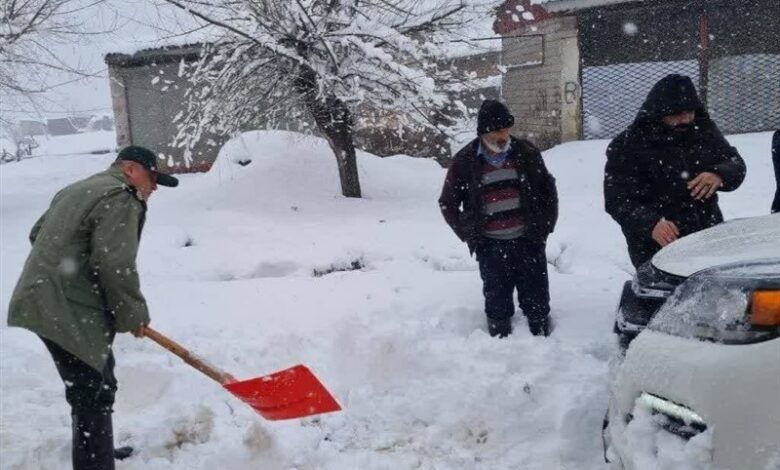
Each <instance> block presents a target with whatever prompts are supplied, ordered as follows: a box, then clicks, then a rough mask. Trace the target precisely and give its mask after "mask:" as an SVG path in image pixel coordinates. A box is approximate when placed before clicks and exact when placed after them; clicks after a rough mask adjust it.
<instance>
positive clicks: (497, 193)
mask: <svg viewBox="0 0 780 470" xmlns="http://www.w3.org/2000/svg"><path fill="white" fill-rule="evenodd" d="M477 121H478V123H477V134H478V137H477V138H476V139H474V140H473V141H472V142H471V143H469V144H468V145H466V146H465V147H464V148H463V149H462V150H461V151H460V152H458V153H457V154H456V155H455V157H454V159H453V161H452V163H451V165H450V168H449V171H448V172H447V177H446V179H445V181H444V187H443V188H442V192H441V196H440V197H439V206H440V207H441V211H442V214H443V215H444V219H445V220H446V221H447V223H448V224H449V225H450V227H451V228H452V230H453V231H454V232H455V234H456V235H457V236H458V238H460V239H461V240H462V241H463V242H465V243H466V244H468V247H469V250H470V251H471V253H472V254H473V253H475V252H476V255H477V261H478V262H479V271H480V276H481V277H482V281H483V293H484V295H485V314H486V315H487V321H488V332H489V333H490V335H491V336H498V337H504V336H508V335H510V334H511V333H512V322H511V319H512V315H514V313H515V307H514V301H513V296H514V291H515V290H517V296H518V303H519V305H520V308H521V309H522V311H523V314H524V315H525V316H526V318H527V319H528V327H529V329H530V330H531V333H532V334H534V335H544V336H548V335H549V334H550V320H549V313H550V290H549V281H548V278H547V259H546V256H545V244H546V241H547V237H548V236H549V235H550V233H552V231H553V228H554V227H555V223H556V221H557V219H558V195H557V191H556V188H555V179H554V178H553V177H552V175H550V173H549V172H548V171H547V168H546V167H545V165H544V161H543V160H542V156H541V153H540V152H539V150H538V149H537V148H536V147H534V146H533V144H531V143H530V142H528V141H526V140H521V139H518V138H516V137H513V136H512V135H511V134H510V129H511V128H512V126H513V125H514V117H513V116H512V115H511V114H510V112H509V109H507V107H506V106H505V105H504V104H502V103H500V102H498V101H493V100H486V101H485V102H484V103H482V107H481V108H480V110H479V114H478V117H477Z"/></svg>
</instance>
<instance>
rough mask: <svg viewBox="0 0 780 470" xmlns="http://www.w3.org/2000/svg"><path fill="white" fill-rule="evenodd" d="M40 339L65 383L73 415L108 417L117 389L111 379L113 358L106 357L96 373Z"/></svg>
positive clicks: (76, 359)
mask: <svg viewBox="0 0 780 470" xmlns="http://www.w3.org/2000/svg"><path fill="white" fill-rule="evenodd" d="M41 339H42V340H43V344H45V345H46V349H48V350H49V353H50V354H51V357H52V359H54V365H55V366H57V372H59V374H60V377H61V378H62V381H63V382H64V383H65V399H66V400H67V401H68V404H69V405H70V407H71V410H72V412H73V414H78V413H82V412H86V413H111V412H112V411H113V409H112V407H113V406H114V396H115V395H116V389H117V382H116V377H114V354H113V353H112V352H109V353H108V360H107V361H106V365H105V367H104V368H103V371H102V372H98V371H97V370H96V369H94V368H93V367H92V366H89V365H87V363H85V362H84V361H82V360H81V359H79V358H78V357H76V356H74V355H73V354H71V353H69V352H68V351H66V350H64V349H62V348H61V347H60V346H59V345H58V344H56V343H54V342H52V341H49V340H48V339H45V338H41Z"/></svg>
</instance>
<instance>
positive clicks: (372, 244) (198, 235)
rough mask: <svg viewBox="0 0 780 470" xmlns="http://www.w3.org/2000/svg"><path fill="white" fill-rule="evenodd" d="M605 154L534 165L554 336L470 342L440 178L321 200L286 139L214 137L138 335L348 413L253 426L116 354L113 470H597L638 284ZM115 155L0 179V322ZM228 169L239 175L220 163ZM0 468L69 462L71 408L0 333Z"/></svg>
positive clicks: (430, 170) (29, 351)
mask: <svg viewBox="0 0 780 470" xmlns="http://www.w3.org/2000/svg"><path fill="white" fill-rule="evenodd" d="M769 139H770V135H769V134H768V133H763V134H753V135H746V136H737V137H734V138H733V142H734V143H735V144H736V145H737V146H738V147H739V148H740V150H741V151H742V152H743V155H744V156H745V157H746V159H747V160H748V166H749V168H750V175H749V177H748V180H747V182H746V186H745V189H740V190H739V191H737V192H736V193H735V194H729V195H725V196H724V197H723V206H724V209H725V212H726V214H727V216H728V217H735V216H747V215H757V214H762V213H766V212H767V211H768V205H769V200H770V197H771V190H772V189H773V188H772V187H771V184H772V183H771V172H769V171H768V169H769V168H770V166H769V165H771V163H770V159H769ZM605 146H606V142H604V141H592V142H578V143H571V144H566V145H561V146H559V147H556V148H555V149H552V150H550V151H548V152H546V154H545V157H546V160H547V163H548V165H549V167H550V169H551V171H552V172H553V174H555V175H556V177H557V179H558V187H559V191H560V193H561V221H560V223H559V228H558V230H557V231H556V233H555V234H554V235H553V237H552V238H551V239H550V241H549V243H548V253H547V254H548V259H549V262H550V265H549V268H550V274H551V287H552V299H553V300H552V307H553V316H554V318H555V322H556V329H555V331H554V332H553V335H552V337H550V338H547V339H540V338H535V337H532V336H531V335H530V334H529V333H528V332H527V329H526V325H525V322H524V320H523V319H522V316H521V315H519V314H518V315H517V316H516V317H517V322H516V325H515V327H516V334H515V335H513V336H512V337H510V338H509V339H507V340H501V341H499V340H495V339H492V338H490V337H489V336H488V335H487V333H486V332H485V331H484V329H485V324H484V318H483V313H482V308H483V300H482V294H481V281H480V279H479V274H478V271H477V265H476V262H475V261H474V260H473V259H472V258H471V257H470V256H469V254H468V251H467V249H466V248H465V247H464V246H463V245H462V244H461V243H460V242H459V241H458V240H457V239H456V238H455V236H454V235H453V234H452V233H451V232H450V230H449V228H448V227H447V226H446V225H445V223H444V221H443V219H442V217H441V215H440V213H439V209H438V205H437V202H436V199H437V197H438V192H439V190H440V188H441V184H442V181H443V178H444V170H443V169H441V168H440V167H439V166H438V165H437V164H436V163H434V162H433V161H429V160H419V159H412V158H409V157H391V158H384V159H382V158H378V157H375V156H372V155H369V154H365V153H360V154H359V156H358V161H359V167H360V177H361V183H362V186H363V189H364V193H365V196H366V197H365V198H363V199H345V198H342V197H340V196H337V194H338V193H339V190H338V176H337V172H336V165H335V161H334V158H333V156H332V154H331V152H330V150H329V148H328V146H327V144H326V143H325V142H324V141H322V140H319V139H316V138H312V137H302V136H300V135H296V134H291V133H284V132H252V133H248V134H245V135H244V136H243V138H242V139H238V140H235V141H233V142H230V143H229V144H228V145H227V146H226V147H225V149H224V150H223V152H222V155H221V157H220V160H219V161H218V163H217V165H216V166H215V167H214V169H213V170H212V171H211V172H209V173H207V174H200V175H185V176H183V177H182V178H181V179H182V183H181V185H180V187H179V188H177V189H173V190H171V189H167V188H161V189H160V190H159V191H158V192H157V193H155V195H154V197H153V198H152V200H151V201H150V204H149V206H150V207H149V214H148V222H147V226H146V229H145V232H144V235H143V239H142V243H141V251H140V255H139V267H140V271H141V280H142V287H143V289H144V292H145V294H146V296H147V299H148V301H149V305H150V308H151V311H152V319H153V326H155V327H157V328H158V329H159V330H160V331H162V332H163V333H166V334H168V335H170V336H171V337H172V338H174V339H175V340H177V341H179V342H181V343H182V344H184V345H186V346H189V347H191V348H192V349H193V350H195V351H196V352H197V353H198V354H200V355H201V356H203V357H205V358H207V359H208V360H209V361H210V362H212V363H214V364H217V365H219V366H221V367H223V368H225V369H226V370H228V371H229V372H231V373H232V374H234V375H235V376H236V377H239V378H251V377H256V376H259V375H264V374H267V373H270V372H273V371H276V370H279V369H283V368H286V367H289V366H291V365H294V364H297V363H304V364H306V365H308V366H309V367H310V368H311V369H312V370H313V371H314V372H315V373H316V374H317V375H318V376H319V377H320V378H321V379H322V380H323V381H324V382H325V383H326V385H327V386H328V387H329V388H330V389H331V390H332V391H333V393H334V394H335V396H336V397H337V399H338V400H339V401H340V402H341V404H342V405H343V406H344V411H343V412H341V413H337V414H330V415H323V416H321V417H318V418H308V419H304V420H298V421H289V422H268V421H263V420H262V419H261V418H260V417H259V416H258V415H257V414H255V413H254V412H253V411H252V410H251V409H250V408H248V407H247V406H245V405H244V404H242V403H240V402H238V401H237V400H235V399H233V398H232V397H231V396H229V394H227V393H226V392H225V391H224V390H222V389H221V388H220V387H219V386H218V385H217V384H215V383H213V382H211V381H210V380H209V379H207V378H206V377H204V376H202V375H200V374H199V373H198V372H196V371H194V370H192V369H190V368H189V367H187V366H186V365H184V364H183V363H182V362H181V361H180V360H178V359H177V358H175V357H173V356H171V355H170V354H168V353H167V352H165V351H164V350H162V349H161V348H160V347H158V346H157V345H155V344H153V343H152V342H151V341H149V340H136V339H134V338H132V337H130V336H128V335H121V336H120V337H119V338H118V340H117V342H116V356H117V363H118V365H117V376H118V378H119V381H120V391H119V393H118V402H117V404H116V414H115V434H116V441H117V445H133V446H135V447H136V448H138V449H140V453H139V454H138V455H137V456H134V457H132V458H131V459H129V460H127V461H124V462H121V463H119V464H118V467H117V468H119V469H169V468H180V469H211V468H226V469H231V470H234V469H235V470H240V469H258V468H265V469H282V468H297V469H314V468H318V469H325V468H327V469H347V468H360V469H364V468H365V469H382V468H388V469H390V468H393V469H396V468H421V469H434V468H435V469H449V468H452V469H470V468H471V469H498V468H502V469H503V468H522V469H594V468H603V465H604V464H603V460H602V451H601V437H600V430H601V419H602V417H603V415H604V411H605V409H606V405H607V403H606V402H607V395H608V394H607V387H608V385H607V361H608V359H609V357H610V355H611V353H612V351H613V337H612V333H611V326H612V315H613V310H614V306H615V304H616V302H617V298H618V294H619V290H620V288H621V286H622V283H623V281H625V280H626V279H628V278H629V277H630V275H631V272H632V269H631V267H630V263H629V262H628V258H627V255H626V253H625V245H624V242H623V238H622V235H621V233H620V231H619V229H618V227H617V226H616V224H614V222H612V221H611V219H610V218H609V217H608V216H607V215H606V214H604V212H603V209H602V207H603V200H602V195H601V194H602V190H601V184H602V171H603V163H604V156H603V155H604V148H605ZM112 158H114V154H110V155H103V156H96V155H79V156H62V157H59V156H58V157H40V158H34V159H29V160H25V161H22V162H20V163H11V164H7V165H3V166H2V167H1V168H0V183H1V184H0V186H1V187H2V189H0V194H1V195H2V199H1V200H0V210H2V226H1V227H0V235H2V248H1V250H2V252H1V253H2V263H1V264H0V267H1V268H2V269H1V271H0V274H1V276H0V296H2V298H1V299H0V300H1V302H0V304H2V310H1V311H0V319H2V322H3V324H5V318H6V315H7V305H8V299H9V296H10V294H11V292H12V289H13V286H14V284H15V282H16V279H17V277H18V274H19V272H20V270H21V267H22V264H23V262H24V259H25V258H26V256H27V253H28V250H29V247H28V244H27V238H26V236H27V232H28V231H29V228H30V227H31V226H32V224H33V222H34V221H35V219H36V218H37V217H38V216H39V215H40V214H41V212H42V211H43V210H44V209H45V208H46V206H47V204H48V203H49V201H50V199H51V197H52V196H53V194H54V193H55V192H56V191H57V190H59V189H60V188H61V187H63V186H65V185H66V184H68V183H70V182H72V181H74V180H75V179H78V178H81V177H85V176H87V175H89V174H91V173H93V172H96V171H99V170H101V169H103V168H105V167H106V166H107V165H108V164H109V163H110V162H111V160H112ZM239 160H241V161H242V162H243V163H244V164H245V163H246V162H247V161H248V160H251V163H249V164H248V165H240V164H238V163H236V162H238V161H239ZM0 335H2V341H1V342H0V377H1V378H2V384H0V395H1V396H2V398H0V400H1V402H0V403H2V410H1V411H0V413H1V414H0V439H1V442H2V467H3V468H4V469H5V468H9V469H61V468H65V467H67V465H68V463H69V445H70V428H69V421H70V417H69V415H68V413H69V410H68V407H67V405H66V403H65V401H64V397H63V386H62V384H61V383H60V380H59V377H58V376H57V374H56V371H55V369H54V367H53V364H52V361H51V359H50V358H49V357H48V355H47V353H46V351H45V349H44V347H43V344H42V343H41V342H40V341H39V340H38V339H36V338H35V337H34V336H33V335H31V334H30V333H29V332H26V331H23V330H18V329H8V328H7V327H5V326H3V327H2V328H0Z"/></svg>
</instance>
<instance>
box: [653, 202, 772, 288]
mask: <svg viewBox="0 0 780 470" xmlns="http://www.w3.org/2000/svg"><path fill="white" fill-rule="evenodd" d="M767 258H780V213H777V214H772V215H766V216H762V217H751V218H746V219H735V220H731V221H728V222H724V223H722V224H720V225H716V226H715V227H712V228H709V229H707V230H702V231H701V232H697V233H694V234H691V235H688V236H687V237H683V238H681V239H679V240H677V241H676V242H674V243H672V244H671V245H668V246H666V247H665V248H663V249H662V250H661V251H659V252H658V253H657V254H656V255H655V256H654V257H653V261H652V263H653V266H655V267H656V268H657V269H660V270H661V271H664V272H666V273H669V274H672V275H675V276H682V277H688V276H690V275H692V274H694V273H696V272H699V271H701V270H703V269H709V268H713V267H715V266H720V265H723V264H732V263H745V262H750V261H756V260H765V259H767ZM779 274H780V273H779Z"/></svg>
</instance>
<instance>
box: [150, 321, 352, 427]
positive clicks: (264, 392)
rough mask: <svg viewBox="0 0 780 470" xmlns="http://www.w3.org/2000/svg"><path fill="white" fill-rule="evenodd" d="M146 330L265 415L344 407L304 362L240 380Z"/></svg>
mask: <svg viewBox="0 0 780 470" xmlns="http://www.w3.org/2000/svg"><path fill="white" fill-rule="evenodd" d="M144 331H145V334H146V337H147V338H149V339H151V340H152V341H154V342H155V343H157V344H159V345H160V346H162V347H164V348H165V349H167V350H168V351H170V352H172V353H173V354H175V355H177V356H179V357H180V358H181V359H182V360H183V361H184V362H186V363H187V364H189V365H190V366H192V367H194V368H195V369H198V370H199V371H200V372H202V373H203V374H205V375H207V376H209V377H210V378H211V379H213V380H215V381H217V382H219V384H220V385H222V386H223V387H224V388H225V389H227V391H229V392H230V393H232V394H233V395H235V396H236V397H237V398H238V399H239V400H241V401H243V402H244V403H246V404H248V405H249V406H251V407H252V408H254V409H255V411H257V412H258V413H260V415H261V416H262V417H263V418H265V419H269V420H272V421H277V420H282V419H295V418H303V417H305V416H311V415H317V414H322V413H330V412H332V411H339V410H341V406H339V404H338V402H337V401H336V400H335V399H334V398H333V396H332V395H331V394H330V392H328V390H327V389H326V388H325V386H324V385H322V383H321V382H320V381H319V380H317V377H315V376H314V374H312V372H311V371H310V370H309V369H308V368H307V367H305V366H303V365H297V366H295V367H291V368H289V369H285V370H282V371H279V372H275V373H273V374H270V375H265V376H262V377H257V378H254V379H249V380H240V381H239V380H236V379H235V378H234V377H233V376H232V375H230V374H228V373H227V372H225V371H223V370H220V369H219V368H217V367H214V366H213V365H211V364H208V363H207V362H206V361H204V360H203V359H201V358H199V357H198V356H196V355H195V354H193V353H191V352H189V351H188V350H187V349H185V348H184V347H183V346H182V345H180V344H178V343H176V342H175V341H173V340H171V339H169V338H166V337H165V336H164V335H162V334H160V333H159V332H157V331H155V330H153V329H151V328H149V327H148V326H147V327H146V328H145V329H144Z"/></svg>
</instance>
